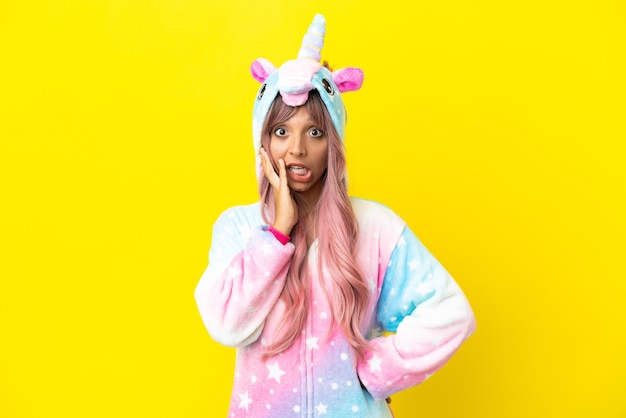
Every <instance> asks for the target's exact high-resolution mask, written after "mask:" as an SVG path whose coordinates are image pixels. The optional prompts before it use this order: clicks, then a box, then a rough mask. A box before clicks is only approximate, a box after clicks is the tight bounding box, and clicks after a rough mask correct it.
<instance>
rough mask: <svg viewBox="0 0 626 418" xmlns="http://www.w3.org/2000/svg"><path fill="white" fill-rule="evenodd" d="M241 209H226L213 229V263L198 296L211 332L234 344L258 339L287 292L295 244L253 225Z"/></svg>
mask: <svg viewBox="0 0 626 418" xmlns="http://www.w3.org/2000/svg"><path fill="white" fill-rule="evenodd" d="M239 210H240V209H230V210H228V211H226V212H225V213H223V214H222V215H221V216H220V218H219V219H218V220H217V221H216V223H215V225H214V227H213V238H212V242H211V250H210V252H209V259H210V263H209V265H208V267H207V269H206V270H205V272H204V274H203V275H202V277H201V278H200V281H199V283H198V285H197V287H196V291H195V298H196V303H197V304H198V309H199V310H200V315H201V316H202V319H203V321H204V324H205V326H206V328H207V330H208V331H209V334H211V336H212V337H213V339H215V340H216V341H218V342H220V343H222V344H224V345H227V346H234V347H241V346H245V345H248V344H250V343H252V342H254V341H255V340H256V339H257V338H258V337H259V335H260V334H261V331H262V330H263V325H264V323H265V319H266V318H267V315H268V314H269V313H270V311H271V310H272V308H273V306H274V304H275V303H276V301H277V300H278V298H279V296H280V293H281V292H282V290H283V286H284V284H285V279H286V276H287V270H288V268H289V261H290V260H291V257H292V255H293V252H294V246H293V244H291V243H287V244H285V245H283V244H281V243H280V242H279V241H278V239H276V237H275V236H274V235H273V234H272V233H271V232H269V231H267V227H261V226H260V225H259V226H258V227H253V228H250V227H249V226H248V225H249V221H248V220H247V219H245V216H243V215H241V214H239V213H238V211H239Z"/></svg>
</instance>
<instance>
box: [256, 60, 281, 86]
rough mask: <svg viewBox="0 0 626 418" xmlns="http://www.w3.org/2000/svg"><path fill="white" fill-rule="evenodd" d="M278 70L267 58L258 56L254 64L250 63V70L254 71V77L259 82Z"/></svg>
mask: <svg viewBox="0 0 626 418" xmlns="http://www.w3.org/2000/svg"><path fill="white" fill-rule="evenodd" d="M275 71H276V67H274V64H272V63H271V62H269V61H268V60H266V59H265V58H258V59H256V60H254V62H253V63H252V65H250V72H252V77H254V79H255V80H256V81H258V82H259V83H263V82H264V81H265V80H266V79H267V77H269V76H270V75H272V73H273V72H275Z"/></svg>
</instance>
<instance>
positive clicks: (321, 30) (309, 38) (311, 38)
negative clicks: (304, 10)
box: [298, 14, 326, 62]
mask: <svg viewBox="0 0 626 418" xmlns="http://www.w3.org/2000/svg"><path fill="white" fill-rule="evenodd" d="M325 34H326V19H324V16H322V15H319V14H318V15H315V17H314V18H313V23H311V25H310V26H309V29H308V30H307V33H306V35H304V38H302V46H301V47H300V51H299V52H298V58H307V59H312V60H315V61H316V62H320V60H321V51H322V47H323V46H324V35H325Z"/></svg>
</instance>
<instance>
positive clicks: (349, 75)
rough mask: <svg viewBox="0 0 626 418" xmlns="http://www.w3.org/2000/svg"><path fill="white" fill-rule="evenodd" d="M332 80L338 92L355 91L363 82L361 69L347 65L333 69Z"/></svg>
mask: <svg viewBox="0 0 626 418" xmlns="http://www.w3.org/2000/svg"><path fill="white" fill-rule="evenodd" d="M333 81H334V82H335V84H336V85H337V88H338V89H339V91H340V92H342V93H344V92H346V91H355V90H358V89H360V88H361V85H362V84H363V71H362V70H361V69H360V68H354V67H348V68H342V69H339V70H337V71H333Z"/></svg>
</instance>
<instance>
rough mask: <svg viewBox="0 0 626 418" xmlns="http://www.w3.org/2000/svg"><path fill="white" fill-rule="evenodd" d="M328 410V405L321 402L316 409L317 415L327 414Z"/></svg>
mask: <svg viewBox="0 0 626 418" xmlns="http://www.w3.org/2000/svg"><path fill="white" fill-rule="evenodd" d="M327 408H328V405H324V404H323V403H321V402H320V403H319V405H317V406H316V407H315V409H317V415H322V414H326V409H327Z"/></svg>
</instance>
